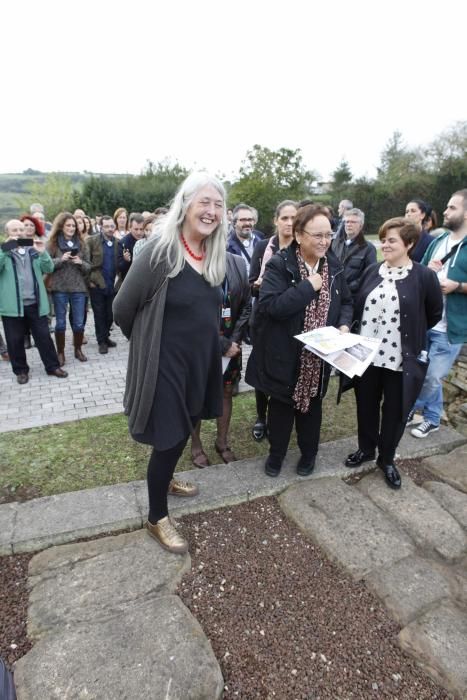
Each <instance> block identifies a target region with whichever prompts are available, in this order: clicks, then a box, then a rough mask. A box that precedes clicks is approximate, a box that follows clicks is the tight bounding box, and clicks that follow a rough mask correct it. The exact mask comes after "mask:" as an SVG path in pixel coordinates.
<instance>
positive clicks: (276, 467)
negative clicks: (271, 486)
mask: <svg viewBox="0 0 467 700" xmlns="http://www.w3.org/2000/svg"><path fill="white" fill-rule="evenodd" d="M281 467H282V460H280V459H278V458H277V457H272V456H271V455H269V456H268V458H267V459H266V462H265V464H264V471H265V472H266V474H267V475H268V476H279V474H280V471H281Z"/></svg>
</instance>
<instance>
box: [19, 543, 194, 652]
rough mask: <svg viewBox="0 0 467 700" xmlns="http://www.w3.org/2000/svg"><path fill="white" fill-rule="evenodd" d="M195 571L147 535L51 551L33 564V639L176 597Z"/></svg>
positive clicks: (30, 623)
mask: <svg viewBox="0 0 467 700" xmlns="http://www.w3.org/2000/svg"><path fill="white" fill-rule="evenodd" d="M190 566H191V562H190V556H189V554H187V555H185V556H174V555H173V554H170V553H169V552H166V551H165V550H163V549H162V547H158V546H157V545H155V543H154V540H153V539H152V538H151V537H149V535H148V533H147V532H146V531H142V530H139V531H138V532H132V533H129V534H123V535H118V536H115V537H105V538H103V539H100V540H93V541H92V542H80V543H76V544H66V545H62V546H60V547H52V548H50V549H46V550H44V551H43V552H41V553H40V554H36V556H35V557H33V558H32V559H31V561H30V564H29V580H28V586H29V588H30V595H29V610H28V637H30V638H31V639H38V638H39V637H42V636H43V635H44V634H49V633H50V632H51V631H53V630H56V631H57V630H60V629H63V628H65V627H67V626H70V625H73V626H74V625H77V624H81V623H83V622H95V621H97V620H100V619H102V618H105V617H109V616H110V615H112V614H115V613H116V612H120V611H123V610H125V609H126V608H127V607H128V606H132V605H133V604H134V603H135V601H141V600H148V599H155V598H161V597H164V596H167V595H169V594H172V593H174V592H175V589H176V587H177V584H178V582H179V581H180V580H181V578H182V576H183V574H184V573H185V572H186V571H189V570H190Z"/></svg>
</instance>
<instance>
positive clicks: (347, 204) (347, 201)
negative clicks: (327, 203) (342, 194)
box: [339, 199, 353, 209]
mask: <svg viewBox="0 0 467 700" xmlns="http://www.w3.org/2000/svg"><path fill="white" fill-rule="evenodd" d="M339 204H342V206H343V207H344V208H345V209H352V207H353V202H352V200H351V199H341V201H340V202H339Z"/></svg>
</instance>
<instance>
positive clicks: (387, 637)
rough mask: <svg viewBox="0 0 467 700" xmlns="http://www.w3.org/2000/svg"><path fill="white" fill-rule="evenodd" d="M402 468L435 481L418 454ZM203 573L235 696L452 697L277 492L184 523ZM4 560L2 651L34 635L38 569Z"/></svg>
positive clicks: (201, 592) (192, 586) (206, 616)
mask: <svg viewBox="0 0 467 700" xmlns="http://www.w3.org/2000/svg"><path fill="white" fill-rule="evenodd" d="M402 469H403V470H404V471H407V472H409V473H410V476H411V477H412V478H415V479H416V480H417V483H420V481H424V480H426V479H427V478H430V477H429V475H428V474H427V473H426V472H425V471H424V470H423V468H422V467H420V464H419V461H418V460H407V461H406V462H405V463H404V464H403V465H402ZM180 523H181V526H182V530H183V532H184V533H185V535H186V536H187V537H188V539H189V540H190V552H191V555H192V569H191V572H190V574H188V575H187V576H185V578H184V579H183V581H182V583H181V585H180V588H179V594H180V596H181V598H182V600H183V602H184V603H185V604H186V605H187V606H188V607H189V608H190V610H191V611H192V612H193V614H194V615H195V617H196V618H197V619H198V621H199V622H200V624H201V626H202V627H203V629H204V631H205V633H206V635H207V636H208V638H209V639H210V640H211V643H212V646H213V649H214V653H215V655H216V657H217V658H218V660H219V662H220V664H221V668H222V672H223V675H224V678H225V682H226V689H225V694H224V698H225V700H231V699H232V698H241V700H250V699H253V698H256V699H258V700H270V699H272V698H277V699H278V700H301V699H303V700H305V699H306V700H318V699H320V700H321V699H322V700H325V699H328V698H329V699H331V698H332V700H334V699H336V698H345V699H346V700H347V699H349V700H350V699H351V698H356V699H359V700H361V699H366V698H391V699H392V700H412V699H413V700H428V698H430V699H433V700H434V699H437V700H438V699H439V700H448V699H450V698H452V696H451V695H449V694H448V693H446V692H445V691H444V690H442V689H440V688H439V687H438V686H436V685H435V684H434V683H433V682H432V681H431V680H430V679H429V678H428V677H427V676H426V675H425V674H424V673H422V671H421V670H420V669H419V668H417V666H416V664H415V663H414V662H413V661H412V660H411V659H410V658H409V657H407V656H405V655H404V654H403V653H402V652H401V651H400V650H399V648H398V646H397V643H396V637H397V633H398V632H399V627H398V625H397V624H396V623H395V622H394V621H393V620H392V619H391V618H390V617H389V615H388V614H387V613H386V611H385V609H384V608H383V606H382V605H381V604H380V603H379V601H378V600H377V599H376V598H375V597H374V596H373V595H372V594H370V593H369V592H368V591H367V590H366V588H365V585H364V584H363V583H355V582H353V581H352V579H351V578H350V577H348V576H347V575H345V574H344V573H343V572H342V571H341V570H340V569H339V568H338V567H336V566H334V565H333V564H331V563H330V562H329V561H328V559H327V558H326V557H325V555H324V554H323V553H322V552H321V551H320V550H319V548H318V547H316V546H315V545H314V544H313V543H312V542H311V541H309V540H307V539H306V538H305V537H304V536H303V535H302V533H301V532H300V531H299V530H298V529H297V528H296V527H295V525H293V524H292V523H290V522H289V521H288V520H287V519H286V518H285V516H284V514H283V513H282V511H281V510H280V508H279V506H278V503H277V501H276V500H275V499H274V498H263V499H259V500H255V501H252V502H251V503H249V504H243V505H240V506H236V507H235V508H225V509H222V510H216V511H211V512H209V513H201V514H196V515H191V516H185V517H184V518H180ZM32 556H33V555H30V554H21V555H14V556H10V557H2V558H0V572H1V575H0V657H1V658H3V660H4V661H5V662H6V663H7V665H8V666H10V668H11V667H12V664H13V663H14V662H15V661H16V660H17V659H19V658H20V657H21V656H23V655H24V654H25V653H26V652H27V651H28V650H29V649H30V647H31V645H30V643H29V641H28V640H27V638H26V612H27V588H26V578H27V567H28V563H29V560H30V559H31V557H32Z"/></svg>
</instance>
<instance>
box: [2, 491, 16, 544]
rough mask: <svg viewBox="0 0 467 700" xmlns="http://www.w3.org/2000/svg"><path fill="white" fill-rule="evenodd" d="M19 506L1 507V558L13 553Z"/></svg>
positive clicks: (9, 504)
mask: <svg viewBox="0 0 467 700" xmlns="http://www.w3.org/2000/svg"><path fill="white" fill-rule="evenodd" d="M17 510H18V506H17V504H16V503H8V504H6V505H4V506H1V507H0V557H2V556H4V555H5V554H12V553H13V547H12V542H13V532H14V527H15V520H16V514H17Z"/></svg>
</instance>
